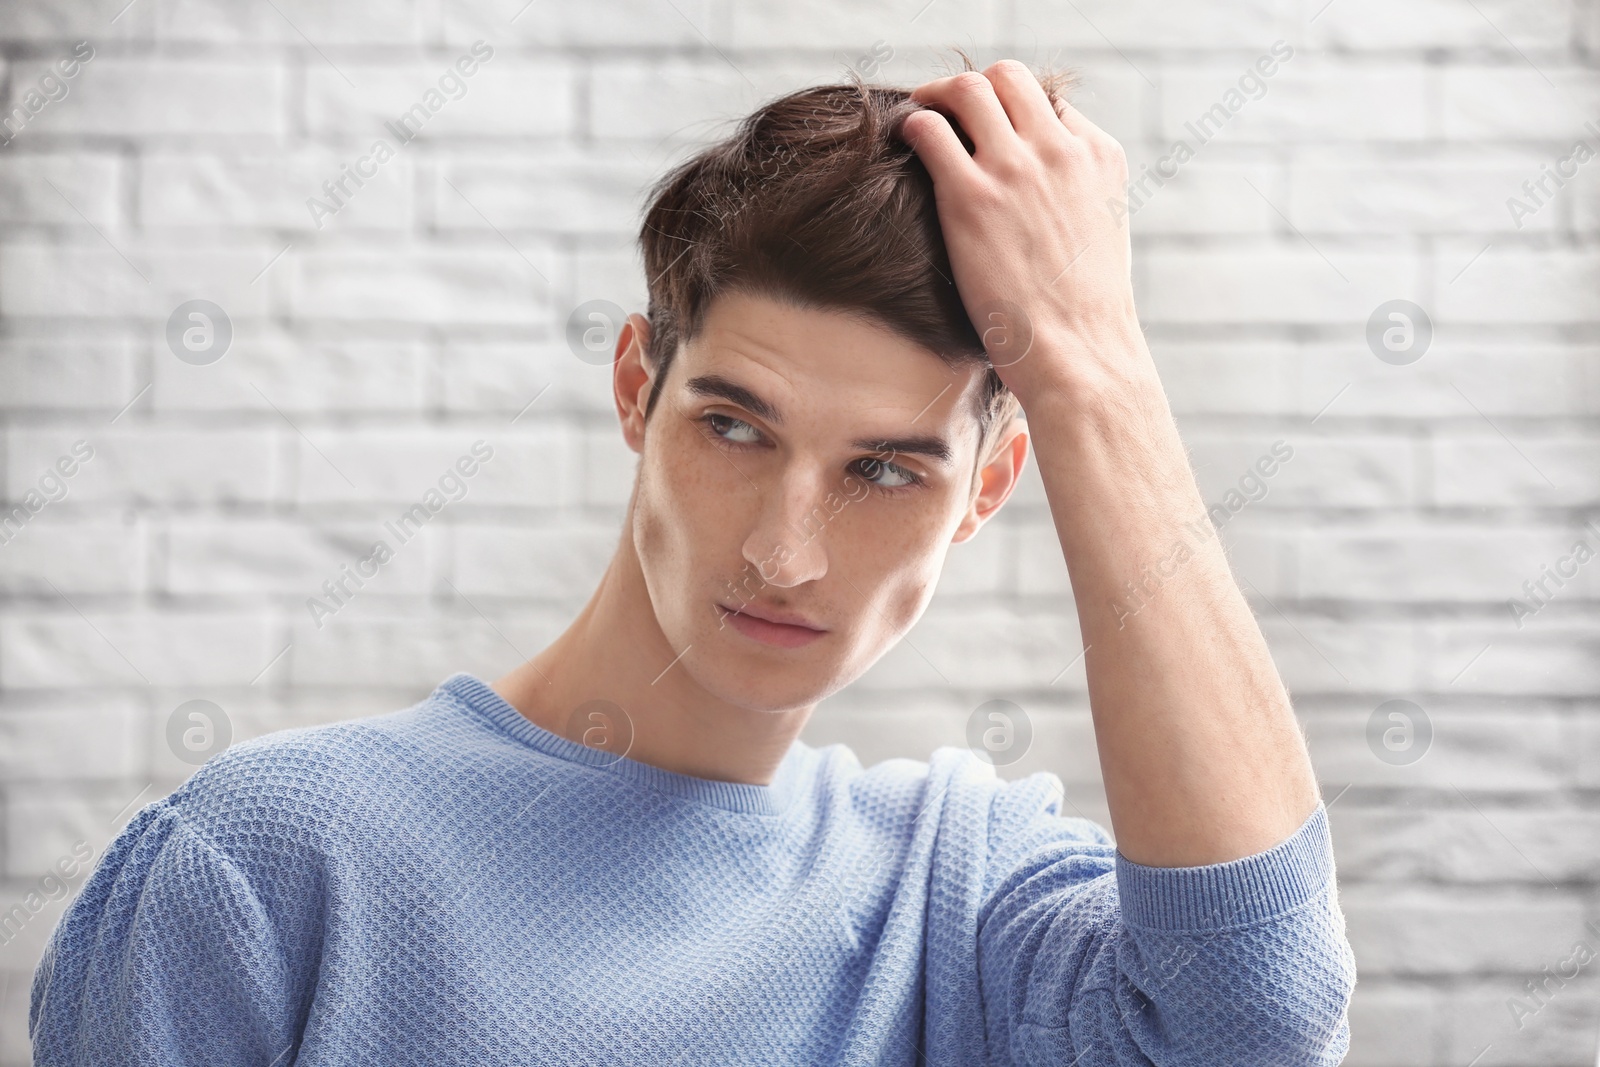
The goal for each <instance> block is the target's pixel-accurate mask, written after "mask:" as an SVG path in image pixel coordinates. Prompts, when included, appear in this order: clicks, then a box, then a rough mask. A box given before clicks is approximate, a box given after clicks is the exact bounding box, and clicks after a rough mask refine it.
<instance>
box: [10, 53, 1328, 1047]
mask: <svg viewBox="0 0 1600 1067" xmlns="http://www.w3.org/2000/svg"><path fill="white" fill-rule="evenodd" d="M1047 84H1048V88H1047V86H1045V85H1041V83H1040V82H1039V81H1038V80H1037V79H1036V78H1035V77H1034V75H1033V74H1031V73H1030V72H1029V70H1028V69H1027V68H1026V67H1024V66H1022V65H1021V64H1018V63H1010V62H1001V63H997V64H995V65H994V66H992V67H990V68H988V69H987V70H986V71H983V72H981V73H979V72H976V71H971V70H969V71H966V72H964V73H962V74H959V75H956V76H954V77H950V78H941V79H938V80H936V81H932V82H929V83H928V84H926V85H923V86H921V87H920V88H918V89H917V90H916V91H915V93H913V94H906V93H904V92H901V91H896V90H889V89H882V88H870V89H869V88H866V87H863V86H861V85H859V84H856V85H852V86H830V87H824V88H820V89H813V90H807V91H804V92H800V93H796V94H793V95H791V96H789V97H785V98H783V99H781V100H778V101H776V102H774V103H772V104H770V105H768V106H766V107H764V108H762V109H761V110H760V111H758V112H757V113H755V114H754V115H752V116H750V117H749V118H748V119H747V120H746V121H745V122H744V124H743V125H742V126H741V127H740V129H739V130H738V132H737V133H736V134H735V135H734V136H733V137H732V138H730V139H729V140H728V141H726V142H724V143H723V144H720V145H717V146H715V147H713V148H711V149H709V150H707V151H706V152H704V153H701V154H700V155H698V156H696V157H695V158H694V159H692V160H690V161H688V162H687V163H685V164H683V165H682V166H681V167H679V168H678V169H677V170H675V171H674V172H673V173H672V174H670V175H668V176H667V177H666V178H665V179H664V180H663V181H662V182H661V184H660V185H659V186H658V187H657V189H656V190H655V195H654V199H653V201H652V203H651V206H650V208H649V210H648V212H647V215H646V219H645V226H644V230H643V234H642V240H643V243H644V250H645V264H646V268H647V274H648V279H649V284H650V314H649V316H648V318H646V317H644V316H639V315H634V316H631V317H630V318H629V320H628V323H627V325H626V326H625V327H624V328H623V329H622V330H621V332H620V336H619V337H618V340H617V346H616V356H615V364H614V369H613V381H614V391H615V398H616V405H617V411H618V414H619V416H620V419H621V423H622V432H623V435H624V436H625V438H626V439H627V441H628V443H629V445H630V446H631V447H632V448H633V449H634V450H635V451H637V452H638V453H639V455H640V463H639V468H638V474H637V479H636V482H635V486H634V491H633V496H632V500H631V502H630V504H629V507H628V520H627V524H626V527H625V529H624V531H623V536H622V538H621V540H620V542H619V544H618V546H617V549H616V554H615V556H614V558H613V560H612V562H611V565H610V567H609V568H608V570H607V571H606V573H605V576H604V578H603V579H602V581H601V583H600V586H599V588H598V589H597V590H596V591H595V593H594V595H593V597H592V599H591V600H590V601H589V603H588V605H587V606H586V607H585V608H584V610H583V612H582V613H581V614H580V615H579V616H578V618H577V619H576V620H575V621H574V622H573V623H572V625H571V627H570V628H569V629H568V630H567V631H566V632H565V633H564V634H562V635H561V637H560V638H559V639H558V640H557V641H556V642H555V643H554V644H552V645H551V646H550V647H549V648H547V649H545V650H544V651H542V652H541V653H539V654H538V655H537V656H535V657H534V658H533V659H532V660H530V661H528V662H527V663H525V664H523V665H522V666H520V667H518V668H517V669H515V670H513V671H512V672H511V673H509V674H507V675H506V676H505V677H503V678H500V679H498V680H497V681H496V682H495V683H494V685H493V686H489V685H485V684H484V683H483V682H482V681H480V680H478V679H476V678H474V677H472V676H470V675H467V674H456V675H453V676H451V677H450V678H448V679H446V680H445V681H444V682H443V683H442V684H441V685H440V686H439V688H438V689H437V690H436V691H435V692H434V693H433V694H432V695H431V696H430V697H429V698H428V699H426V700H425V701H423V702H421V703H420V704H418V705H416V706H414V707H412V708H409V709H406V710H405V711H402V712H396V713H394V714H391V715H387V716H380V717H377V718H374V719H368V720H360V721H353V722H347V723H340V724H335V725H332V726H327V727H322V728H317V729H310V730H297V731H289V732H284V733H279V734H275V735H271V736H268V737H265V738H261V739H258V740H256V741H253V742H250V743H247V744H241V745H238V746H236V747H235V748H233V749H232V750H230V751H228V752H227V753H225V754H223V755H221V756H219V757H217V758H215V759H213V760H212V761H211V762H210V763H209V764H207V765H206V766H205V767H203V768H202V769H201V770H200V771H199V772H197V773H196V774H195V775H194V776H193V777H192V778H191V779H190V780H189V782H188V783H186V784H185V785H184V786H183V787H182V788H180V789H179V790H178V791H177V792H176V793H174V794H173V795H172V796H170V797H168V798H167V799H165V800H162V801H160V802H157V803H155V804H152V805H151V806H149V807H148V808H146V809H145V810H143V811H142V812H140V813H139V815H138V816H137V817H135V818H134V819H133V820H132V822H131V823H130V824H129V826H128V827H127V828H126V829H125V830H124V832H123V833H122V834H121V835H120V837H119V838H118V839H117V841H116V842H115V843H114V844H113V846H112V847H111V848H110V849H109V850H108V852H107V854H106V856H105V857H104V859H103V860H102V862H101V864H100V866H99V868H98V869H97V870H96V872H95V874H94V875H93V876H92V877H91V878H90V880H89V881H88V882H87V883H86V885H85V886H84V889H83V891H82V894H81V895H80V896H79V898H78V899H77V900H76V901H75V902H74V904H73V905H72V907H71V909H70V910H69V912H68V913H67V915H66V916H65V917H64V919H63V920H62V922H61V924H60V926H59V927H58V928H57V930H56V932H55V934H54V936H53V938H52V941H51V944H50V947H49V949H48V951H47V953H46V956H45V959H44V960H43V961H42V962H41V964H40V968H39V972H38V975H37V977H36V980H35V984H34V991H33V1007H32V1016H31V1023H32V1034H33V1040H34V1047H35V1054H36V1062H37V1063H38V1064H40V1065H41V1067H52V1065H56V1064H91V1063H92V1064H118V1065H125V1064H158V1063H159V1064H196V1065H198V1064H206V1065H209V1067H217V1065H244V1064H252V1065H258V1067H266V1065H276V1064H285V1065H286V1064H291V1063H293V1064H297V1065H300V1067H307V1065H332V1064H358V1063H359V1064H385V1065H400V1064H417V1065H423V1064H427V1065H430V1067H431V1065H439V1064H461V1065H467V1064H471V1065H481V1064H518V1065H526V1064H630V1065H631V1064H670V1063H677V1064H740V1065H745V1064H816V1065H824V1064H826V1065H837V1064H860V1065H867V1064H904V1065H907V1067H910V1065H913V1064H927V1065H952V1067H955V1065H971V1064H979V1063H994V1064H1039V1065H1043V1064H1052V1065H1060V1067H1066V1065H1069V1064H1076V1065H1080V1067H1091V1065H1112V1064H1115V1065H1132V1064H1204V1065H1207V1067H1219V1065H1235V1064H1237V1065H1251V1067H1257V1065H1272V1067H1279V1065H1288V1064H1333V1063H1336V1062H1338V1061H1339V1060H1340V1058H1341V1057H1342V1056H1343V1053H1344V1051H1345V1048H1346V1045H1347V1040H1348V1038H1347V1033H1348V1031H1347V1026H1346V1021H1345V1011H1346V1005H1347V1001H1348V997H1349V994H1350V991H1351V986H1352V983H1353V965H1352V960H1351V956H1350V952H1349V948H1348V945H1347V943H1346V941H1345V937H1344V928H1343V920H1342V916H1341V914H1340V911H1339V908H1338V904H1337V899H1336V895H1335V885H1334V870H1333V860H1332V853H1331V849H1330V844H1329V837H1328V828H1327V822H1326V817H1325V812H1324V811H1323V809H1322V806H1321V803H1320V801H1319V798H1318V794H1317V789H1316V785H1315V782H1314V780H1313V777H1312V772H1311V768H1310V765H1309V761H1308V759H1307V755H1306V751H1305V748H1304V745H1303V743H1302V740H1301V736H1300V733H1299V731H1298V729H1297V727H1296V724H1295V720H1294V717H1293V715H1292V713H1291V709H1290V706H1289V702H1288V699H1287V697H1286V694H1285V692H1284V689H1283V687H1282V685H1281V684H1280V682H1279V680H1278V677H1277V675H1276V672H1275V671H1274V669H1273V666H1272V663H1271V660H1270V659H1269V657H1268V653H1267V649H1266V647H1265V645H1264V643H1263V641H1262V638H1261V636H1260V633H1259V631H1258V629H1257V627H1256V625H1255V622H1254V620H1253V618H1252V616H1251V614H1250V611H1249V610H1248V607H1247V605H1246V603H1245V601H1244V600H1243V598H1242V596H1241V595H1240V593H1239V590H1238V588H1237V587H1236V585H1235V584H1234V582H1233V580H1232V577H1231V575H1230V572H1229V568H1228V565H1227V561H1226V559H1225V557H1224V554H1223V551H1222V549H1221V547H1220V546H1219V544H1218V543H1217V541H1216V539H1215V537H1214V536H1207V537H1198V536H1197V535H1196V533H1195V530H1196V528H1197V527H1196V526H1195V521H1196V520H1197V519H1199V520H1201V521H1202V523H1203V516H1204V510H1205V509H1204V505H1203V503H1202V501H1201V499H1200V496H1199V493H1198V490H1197V488H1196V486H1195V482H1194V479H1193V477H1192V475H1191V472H1190V470H1189V467H1188V464H1187V461H1186V457H1185V453H1184V450H1183V447H1182V445H1181V443H1180V441H1179V438H1178V435H1177V433H1176V430H1175V427H1174V424H1173V420H1172V417H1171V414H1170V412H1169V410H1168V408H1167V405H1166V402H1165V398H1164V395H1163V393H1162V390H1161V387H1160V384H1159V382H1158V381H1157V376H1156V372H1155V368H1154V366H1153V364H1152V361H1151V357H1150V354H1149V351H1148V349H1147V348H1146V346H1145V343H1144V340H1143V337H1142V335H1141V332H1140V329H1139V325H1138V321H1137V318H1136V315H1135V311H1134V304H1133V298H1132V293H1131V286H1130V281H1129V265H1130V255H1131V253H1130V246H1129V237H1128V231H1127V228H1126V225H1125V222H1124V221H1123V219H1124V218H1125V214H1123V213H1118V212H1115V211H1112V210H1108V208H1107V204H1108V202H1109V201H1113V200H1117V199H1120V197H1121V195H1122V193H1123V189H1124V183H1125V181H1126V166H1125V162H1124V159H1123V155H1122V152H1121V150H1120V148H1119V147H1118V146H1117V145H1116V143H1115V142H1114V141H1112V140H1111V138H1109V137H1108V136H1106V135H1105V134H1104V133H1102V132H1101V131H1100V130H1098V129H1096V128H1095V127H1094V126H1093V125H1092V124H1091V123H1089V122H1088V121H1087V120H1086V119H1084V117H1083V116H1082V115H1080V114H1079V113H1078V112H1077V111H1076V110H1075V109H1073V108H1072V107H1071V106H1070V105H1069V104H1067V103H1066V102H1065V101H1064V100H1061V99H1060V98H1059V92H1058V90H1059V89H1060V88H1061V84H1062V83H1061V82H1059V81H1057V80H1055V79H1051V80H1049V81H1048V83H1047ZM969 146H970V150H969ZM975 325H976V327H977V329H976V330H975V329H974V326H975ZM980 330H981V331H982V332H981V333H980V332H979V331H980ZM985 344H987V349H986V348H985ZM1019 403H1020V406H1021V408H1022V409H1023V410H1024V411H1025V413H1026V416H1027V421H1026V422H1023V421H1021V420H1020V419H1018V418H1016V417H1015V415H1016V413H1017V405H1018V404H1019ZM1030 439H1031V440H1032V442H1033V447H1034V450H1035V451H1036V452H1037V454H1038V457H1039V458H1038V462H1039V464H1040V468H1041V471H1042V475H1043V479H1044V483H1045V487H1046V490H1047V493H1048V497H1049V503H1050V507H1051V513H1052V515H1053V517H1054V521H1055V524H1056V528H1057V531H1058V533H1059V535H1060V539H1061V544H1062V550H1063V552H1064V553H1065V558H1066V561H1067V564H1068V567H1069V570H1070V573H1071V577H1072V584H1073V592H1074V596H1075V599H1076V601H1077V607H1078V613H1079V618H1080V622H1081V627H1082V631H1083V639H1084V645H1085V648H1086V649H1087V651H1086V653H1085V655H1084V665H1085V669H1086V671H1087V677H1088V682H1089V694H1090V701H1091V705H1092V712H1093V717H1094V721H1095V728H1096V733H1097V737H1098V743H1099V750H1100V759H1101V763H1102V766H1103V768H1104V775H1105V783H1106V790H1107V794H1108V797H1109V801H1110V807H1111V816H1112V823H1113V827H1114V829H1115V831H1116V844H1115V845H1113V844H1112V843H1111V841H1110V839H1109V838H1108V837H1107V835H1106V834H1105V833H1104V832H1103V831H1102V830H1100V829H1099V828H1098V827H1096V826H1094V825H1093V824H1091V823H1088V822H1086V821H1084V820H1081V819H1071V818H1065V817H1063V816H1062V815H1061V814H1060V810H1059V805H1060V801H1061V796H1060V792H1059V786H1060V783H1059V780H1058V779H1056V778H1055V777H1054V776H1053V775H1048V774H1038V775H1033V776H1030V777H1028V778H1024V779H1022V780H1019V781H1014V782H1006V781H1003V780H1001V779H999V778H998V777H997V776H996V775H995V774H994V772H993V769H992V767H991V766H990V765H989V764H987V763H984V762H982V761H980V760H979V759H978V758H977V757H976V756H975V755H974V754H973V753H972V752H969V751H967V750H963V749H953V748H943V749H939V750H937V751H936V752H934V753H933V754H932V756H931V758H930V760H929V762H928V763H920V762H916V761H911V760H890V761H887V762H885V763H882V764H879V765H877V766H874V767H872V768H870V769H865V770H864V769H862V768H861V766H860V765H859V764H858V763H857V762H856V760H855V758H854V757H853V756H852V754H851V753H850V752H849V750H848V749H846V748H844V747H843V746H831V747H828V748H822V749H817V748H814V747H811V746H807V745H805V744H803V743H801V742H799V741H798V740H797V735H798V734H799V732H800V730H801V727H802V726H803V724H804V723H805V721H806V718H807V716H808V715H809V714H810V713H811V711H812V708H813V707H814V706H815V704H816V702H817V701H818V700H820V699H822V698H823V697H825V696H827V695H828V694H830V693H833V692H835V691H836V690H838V689H839V688H840V687H842V686H844V685H846V684H847V683H848V682H850V681H851V680H853V679H855V678H856V677H858V676H859V675H860V674H861V673H862V672H863V671H865V670H866V669H867V667H868V666H869V665H870V664H872V663H873V662H874V661H875V660H876V659H877V658H878V657H879V656H881V655H882V654H883V652H884V651H885V650H886V649H888V648H889V647H890V646H891V645H892V644H893V643H894V642H895V640H896V639H897V638H898V637H899V635H900V634H902V633H904V632H905V630H906V629H907V628H908V627H909V626H911V625H912V623H913V622H914V621H915V620H916V619H917V617H918V616H919V615H920V613H921V612H922V610H923V608H924V607H925V606H926V604H927V602H928V599H929V597H930V596H931V595H932V592H933V589H934V585H935V581H936V579H937V577H938V574H939V571H940V567H941V564H942V562H943V560H944V555H945V552H946V551H947V549H948V546H949V545H950V544H951V543H953V542H957V541H964V540H967V539H969V538H971V537H972V536H974V534H976V533H977V531H978V529H979V527H981V526H982V525H983V523H984V522H985V521H986V520H987V519H988V518H989V517H990V516H992V515H993V514H994V513H995V511H996V509H998V508H999V507H1000V506H1001V505H1002V504H1003V503H1004V501H1005V500H1006V498H1007V496H1008V495H1009V494H1010V493H1011V491H1012V489H1013V487H1014V486H1015V485H1016V482H1017V478H1018V475H1019V473H1020V472H1021V470H1022V468H1023V462H1024V457H1025V455H1026V452H1027V449H1028V444H1029V441H1030ZM1204 529H1205V531H1206V532H1207V533H1209V529H1210V528H1209V527H1204ZM1152 569H1154V570H1155V571H1156V572H1157V573H1158V574H1159V578H1156V579H1152V578H1151V576H1150V575H1151V571H1152ZM1130 589H1133V590H1137V591H1139V595H1138V596H1137V597H1136V598H1133V599H1130V594H1129V591H1130ZM1135 605H1136V606H1135ZM982 641H983V636H982V635H981V634H977V635H975V641H974V648H973V649H972V654H974V655H982V654H984V652H983V648H982ZM1070 651H1071V650H1067V649H1063V650H1062V653H1063V657H1064V658H1070Z"/></svg>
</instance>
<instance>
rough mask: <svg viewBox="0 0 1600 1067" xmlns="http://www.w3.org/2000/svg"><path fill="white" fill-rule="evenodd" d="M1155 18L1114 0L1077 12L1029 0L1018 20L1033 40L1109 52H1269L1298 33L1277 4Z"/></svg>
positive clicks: (1229, 2) (1234, 4)
mask: <svg viewBox="0 0 1600 1067" xmlns="http://www.w3.org/2000/svg"><path fill="white" fill-rule="evenodd" d="M1150 14H1151V12H1150V11H1149V10H1147V9H1143V8H1140V7H1137V6H1129V5H1125V4H1117V3H1114V2H1111V0H1092V2H1089V3H1081V4H1078V5H1077V6H1075V7H1061V6H1057V5H1054V4H1050V3H1048V2H1046V0H1023V2H1022V3H1020V4H1019V5H1018V7H1017V16H1016V17H1017V21H1018V22H1019V23H1021V24H1022V25H1024V26H1026V27H1027V28H1028V34H1029V39H1030V40H1033V39H1037V40H1038V41H1039V43H1040V44H1041V45H1044V44H1048V45H1050V46H1053V47H1065V48H1076V49H1084V48H1092V49H1103V48H1106V47H1107V46H1108V43H1109V45H1110V46H1111V47H1115V48H1120V49H1123V50H1130V49H1134V48H1138V49H1162V48H1172V49H1200V48H1229V49H1256V50H1265V49H1266V48H1267V47H1268V46H1269V45H1271V44H1272V41H1273V39H1274V38H1276V37H1291V38H1292V36H1293V33H1294V31H1295V30H1297V28H1298V27H1297V20H1296V19H1294V17H1293V15H1292V12H1291V10H1290V8H1289V6H1288V5H1286V4H1283V3H1279V2H1277V0H1225V2H1223V3H1219V4H1215V5H1212V6H1211V7H1209V8H1207V9H1206V10H1205V11H1204V12H1202V11H1198V10H1188V9H1185V10H1182V11H1172V12H1165V11H1164V12H1162V17H1160V18H1151V17H1150ZM1147 62H1151V65H1152V66H1153V65H1154V64H1153V62H1152V61H1148V60H1147ZM1153 74H1154V72H1152V76H1153Z"/></svg>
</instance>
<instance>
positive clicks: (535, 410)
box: [438, 324, 620, 433]
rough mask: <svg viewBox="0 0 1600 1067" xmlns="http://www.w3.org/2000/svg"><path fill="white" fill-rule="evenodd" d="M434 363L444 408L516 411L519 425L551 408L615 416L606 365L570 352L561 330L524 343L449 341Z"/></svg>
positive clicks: (513, 413)
mask: <svg viewBox="0 0 1600 1067" xmlns="http://www.w3.org/2000/svg"><path fill="white" fill-rule="evenodd" d="M558 325H559V326H560V327H564V324H558ZM438 363H439V366H440V381H441V391H442V403H443V404H444V406H445V408H446V410H448V411H452V412H463V413H464V412H471V413H473V414H474V415H477V414H481V413H490V412H492V413H495V414H497V415H499V416H502V417H504V418H505V419H507V420H509V419H511V418H513V417H516V416H517V415H518V413H519V412H521V413H522V415H521V417H520V418H518V419H517V423H518V424H519V425H520V424H521V423H522V422H523V421H524V420H527V419H531V418H535V417H537V416H538V415H542V414H544V413H546V412H552V411H579V412H584V413H586V414H593V415H605V416H606V417H608V418H611V419H615V408H614V402H613V399H612V393H611V367H610V366H609V365H607V366H596V365H594V364H592V363H586V362H584V361H583V360H581V359H579V358H578V357H577V356H575V355H573V354H572V351H571V350H570V349H569V348H568V347H567V341H566V336H565V330H564V328H563V329H562V332H561V334H560V335H559V336H555V337H547V338H543V339H541V340H538V341H535V342H532V343H527V344H525V343H493V342H483V343H470V342H468V343H462V344H452V345H451V346H450V347H449V350H448V351H446V352H442V353H439V355H438ZM530 403H531V404H532V405H533V406H532V407H529V406H528V405H529V404H530ZM618 433H620V431H618Z"/></svg>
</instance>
